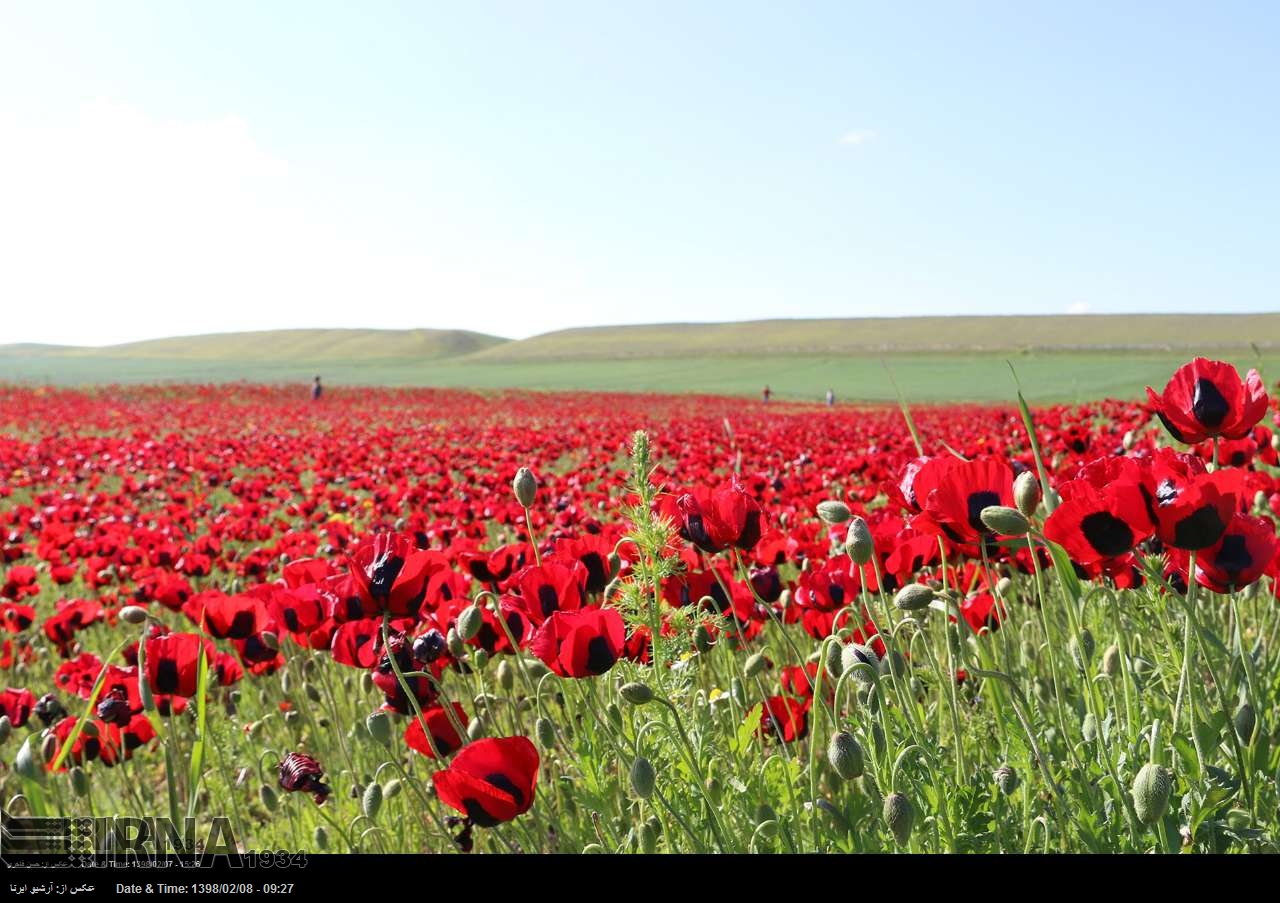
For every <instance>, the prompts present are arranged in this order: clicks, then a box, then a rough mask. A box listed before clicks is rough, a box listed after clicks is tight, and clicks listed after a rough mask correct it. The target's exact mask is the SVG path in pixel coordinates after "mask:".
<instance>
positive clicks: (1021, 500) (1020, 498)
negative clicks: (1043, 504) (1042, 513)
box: [1013, 470, 1040, 533]
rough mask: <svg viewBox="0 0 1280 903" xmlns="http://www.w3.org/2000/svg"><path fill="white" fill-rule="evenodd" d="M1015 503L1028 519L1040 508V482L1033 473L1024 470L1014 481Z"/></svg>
mask: <svg viewBox="0 0 1280 903" xmlns="http://www.w3.org/2000/svg"><path fill="white" fill-rule="evenodd" d="M1013 503H1014V504H1015V505H1016V506H1017V507H1018V511H1019V512H1021V513H1022V514H1023V515H1024V516H1026V517H1032V516H1033V515H1034V514H1035V513H1036V508H1038V507H1039V506H1040V481H1039V480H1037V479H1036V475H1035V474H1034V473H1032V472H1031V471H1029V470H1024V471H1023V472H1022V473H1020V474H1018V477H1017V479H1015V480H1014V481H1013ZM1023 532H1024V533H1025V532H1026V531H1025V530H1024V531H1023Z"/></svg>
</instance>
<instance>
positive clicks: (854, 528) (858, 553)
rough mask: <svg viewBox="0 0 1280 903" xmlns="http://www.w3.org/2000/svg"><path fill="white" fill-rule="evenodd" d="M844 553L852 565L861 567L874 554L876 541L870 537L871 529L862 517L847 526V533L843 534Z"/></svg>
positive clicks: (856, 518)
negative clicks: (850, 559)
mask: <svg viewBox="0 0 1280 903" xmlns="http://www.w3.org/2000/svg"><path fill="white" fill-rule="evenodd" d="M844 551H845V554H847V555H848V556H849V557H850V558H852V559H853V563H854V564H858V565H863V564H866V563H867V562H869V561H870V560H871V557H872V556H873V555H875V553H876V541H875V539H874V537H872V535H871V527H870V526H869V525H868V524H867V522H866V520H865V519H864V518H862V517H855V518H854V519H853V521H852V522H851V523H850V524H849V532H848V533H846V534H845V540H844Z"/></svg>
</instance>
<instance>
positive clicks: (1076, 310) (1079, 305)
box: [1067, 301, 1090, 314]
mask: <svg viewBox="0 0 1280 903" xmlns="http://www.w3.org/2000/svg"><path fill="white" fill-rule="evenodd" d="M1089 310H1090V305H1089V302H1088V301H1077V302H1075V303H1074V304H1072V305H1071V306H1070V307H1068V308H1067V313H1069V314H1087V313H1088V312H1089Z"/></svg>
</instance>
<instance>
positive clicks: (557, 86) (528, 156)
mask: <svg viewBox="0 0 1280 903" xmlns="http://www.w3.org/2000/svg"><path fill="white" fill-rule="evenodd" d="M1278 47H1280V4H1273V3H1258V2H1256V0H1251V2H1246V3H1238V4H1237V3H1212V4H1206V3H1178V2H1131V0H1126V2H1124V3H1114V2H1106V3H1095V2H1071V3H1048V2H1027V0H1022V2H1008V3H997V2H959V0H955V2H945V3H927V2H904V3H889V4H887V3H879V2H875V3H861V2H853V0H845V2H835V3H818V2H804V0H799V2H796V3H787V4H779V3H768V2H766V3H756V2H745V0H732V2H696V3H689V2H645V3H639V2H608V3H600V2H582V3H569V2H555V0H546V2H513V3H492V2H483V0H475V2H467V3H445V2H439V3H426V2H414V3H403V4H397V3H389V2H369V3H362V4H352V3H325V2H315V0H308V2H305V3H303V2H272V3H260V2H250V3H239V2H220V3H217V4H199V5H197V4H189V3H172V2H154V3H151V2H127V0H117V2H110V3H107V2H103V3H72V2H59V3H56V4H53V3H30V2H22V0H0V344H5V343H9V342H54V343H64V344H86V345H102V344H111V343H116V342H123V341H131V340H137V339H145V338H155V337H161V336H167V335H191V334H199V333H206V332H228V331H238V330H250V329H276V328H290V327H378V328H411V327H435V328H462V329H472V330H477V331H480V332H487V333H494V334H497V335H502V336H508V337H515V338H522V337H525V336H529V335H534V334H537V333H541V332H547V331H550V330H554V329H561V328H567V327H573V326H587V325H604V324H615V323H638V322H690V321H698V322H706V321H720V320H742V319H765V318H775V317H859V316H904V315H936V314H950V313H964V314H982V313H989V314H999V313H1044V314H1054V313H1082V312H1092V313H1108V312H1117V313H1119V312H1126V313H1128V312H1195V311H1240V312H1245V311H1266V310H1280V301H1278V296H1277V277H1278V276H1280V247H1278V243H1277V228H1276V214H1277V211H1280V167H1277V165H1276V161H1277V160H1280V116H1278V115H1277V106H1276V98H1277V97H1280V53H1277V48H1278Z"/></svg>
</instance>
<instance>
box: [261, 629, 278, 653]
mask: <svg viewBox="0 0 1280 903" xmlns="http://www.w3.org/2000/svg"><path fill="white" fill-rule="evenodd" d="M258 640H259V641H260V642H261V643H262V645H263V646H265V647H266V648H267V649H270V650H271V651H272V652H279V651H280V638H279V637H277V636H276V635H275V634H274V633H272V632H271V631H270V630H264V631H262V633H260V634H258Z"/></svg>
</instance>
